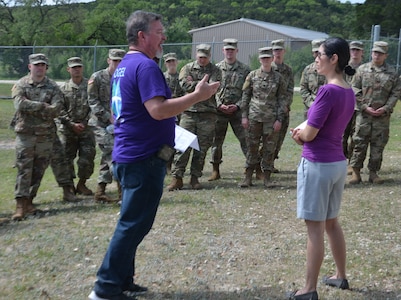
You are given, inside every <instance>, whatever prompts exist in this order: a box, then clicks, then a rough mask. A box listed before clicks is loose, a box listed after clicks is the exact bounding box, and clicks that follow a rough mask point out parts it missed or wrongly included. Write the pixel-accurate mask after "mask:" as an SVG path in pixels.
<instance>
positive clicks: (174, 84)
mask: <svg viewBox="0 0 401 300" xmlns="http://www.w3.org/2000/svg"><path fill="white" fill-rule="evenodd" d="M163 74H164V77H165V78H166V81H167V84H168V87H169V88H170V90H171V97H172V98H178V97H181V96H184V95H185V91H184V90H183V89H182V87H181V85H180V80H179V78H178V76H179V73H178V72H177V73H175V74H169V73H168V72H167V71H166V72H164V73H163Z"/></svg>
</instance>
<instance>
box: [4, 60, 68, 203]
mask: <svg viewBox="0 0 401 300" xmlns="http://www.w3.org/2000/svg"><path fill="white" fill-rule="evenodd" d="M38 55H40V54H38ZM46 61H47V59H46ZM12 97H13V99H14V106H15V108H16V110H17V112H16V121H15V126H14V131H15V133H16V165H17V168H18V173H17V181H16V185H15V197H16V199H18V198H19V199H21V198H29V199H30V200H32V199H33V198H35V197H36V194H37V191H38V189H39V186H40V182H41V180H42V177H43V174H44V172H45V170H46V168H47V167H48V165H49V162H50V158H51V153H52V147H53V141H54V138H55V134H56V127H55V123H54V118H55V117H57V116H58V114H59V112H60V109H61V105H62V97H63V96H62V93H61V91H60V88H59V87H58V85H57V84H56V82H54V81H53V80H50V79H49V78H47V77H45V78H44V79H43V80H42V81H41V82H40V83H34V82H33V80H32V77H31V75H30V74H29V75H27V76H25V77H23V78H21V79H20V80H19V81H18V82H17V83H16V84H15V85H14V87H13V89H12ZM46 104H47V105H46Z"/></svg>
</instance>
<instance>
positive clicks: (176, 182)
mask: <svg viewBox="0 0 401 300" xmlns="http://www.w3.org/2000/svg"><path fill="white" fill-rule="evenodd" d="M183 186H184V183H183V182H182V178H181V177H173V181H172V182H171V183H170V184H169V185H168V186H167V190H169V191H170V192H171V191H175V190H181V189H182V187H183Z"/></svg>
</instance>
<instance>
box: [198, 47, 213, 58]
mask: <svg viewBox="0 0 401 300" xmlns="http://www.w3.org/2000/svg"><path fill="white" fill-rule="evenodd" d="M211 48H212V47H211V46H210V45H208V44H200V45H198V46H196V52H197V54H196V55H197V56H198V57H209V56H210V49H211Z"/></svg>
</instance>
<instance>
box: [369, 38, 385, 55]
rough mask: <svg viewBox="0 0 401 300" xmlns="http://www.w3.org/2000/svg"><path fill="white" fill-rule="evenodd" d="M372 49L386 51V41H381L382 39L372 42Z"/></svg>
mask: <svg viewBox="0 0 401 300" xmlns="http://www.w3.org/2000/svg"><path fill="white" fill-rule="evenodd" d="M372 51H374V52H381V53H387V52H388V43H386V42H383V41H377V42H374V43H373V49H372Z"/></svg>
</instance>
